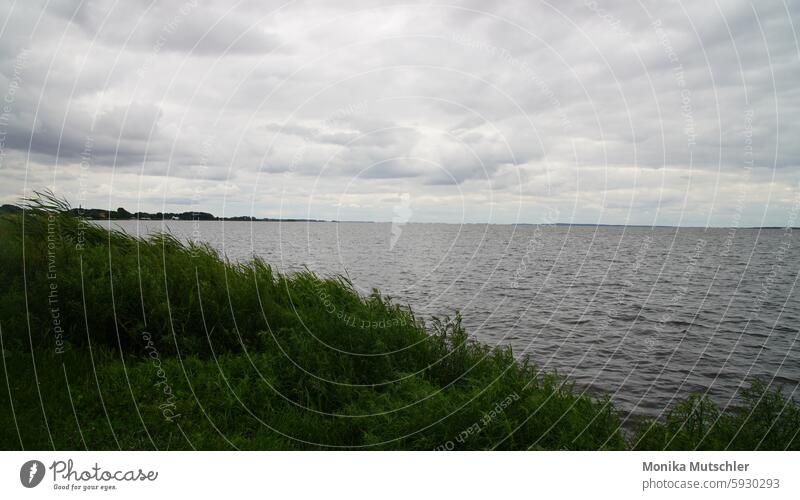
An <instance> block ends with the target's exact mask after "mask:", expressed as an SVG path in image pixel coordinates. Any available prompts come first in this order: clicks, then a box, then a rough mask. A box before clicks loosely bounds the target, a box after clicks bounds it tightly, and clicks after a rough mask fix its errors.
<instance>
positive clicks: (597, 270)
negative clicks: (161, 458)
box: [119, 221, 800, 416]
mask: <svg viewBox="0 0 800 500" xmlns="http://www.w3.org/2000/svg"><path fill="white" fill-rule="evenodd" d="M119 225H120V226H121V227H123V228H124V229H125V230H126V231H128V232H130V233H134V234H135V233H137V232H139V233H149V232H152V231H155V230H159V229H161V227H162V226H161V222H139V223H137V222H134V221H131V222H121V223H120V224H119ZM167 226H168V228H169V230H170V231H171V232H172V233H173V234H175V235H176V236H179V237H181V238H185V239H192V238H194V239H199V240H202V241H207V242H210V243H211V244H212V245H213V246H215V247H217V248H219V249H221V250H222V251H224V253H225V254H226V255H228V256H229V257H230V258H233V259H247V258H249V257H250V256H251V255H253V254H258V255H260V256H262V257H264V258H265V259H266V261H267V262H270V263H272V264H273V265H274V266H275V267H277V268H279V269H280V270H282V271H289V272H290V271H294V270H298V269H302V268H303V266H308V268H310V269H312V270H314V271H318V272H321V273H323V274H327V275H330V274H336V273H341V274H346V275H348V276H349V277H350V279H351V280H352V281H353V283H354V284H355V285H356V286H357V287H358V288H359V289H360V290H361V291H362V292H363V293H368V292H369V291H370V290H371V289H372V288H378V289H379V290H381V291H382V292H383V293H384V294H387V295H391V296H392V297H394V298H395V299H396V300H397V301H399V302H402V303H407V304H410V305H411V306H412V307H413V308H414V310H415V312H417V313H419V315H421V316H429V315H444V314H452V313H453V311H455V310H456V309H460V310H461V312H462V314H463V316H464V323H465V326H466V327H467V329H468V331H469V332H470V333H471V334H472V335H474V336H475V337H476V338H478V339H480V340H482V341H483V342H485V343H488V344H492V345H494V344H507V345H511V346H513V347H514V350H515V352H516V353H517V354H518V355H521V354H523V353H527V354H530V355H531V357H532V359H533V360H534V361H535V362H536V363H537V364H538V365H539V366H540V367H541V368H544V369H548V370H552V369H557V370H558V371H559V372H561V373H563V374H564V375H567V376H568V377H569V378H570V379H572V380H574V381H575V382H576V383H577V384H578V386H579V387H582V388H586V389H588V390H590V391H594V390H598V391H604V392H607V393H610V394H612V397H613V398H614V400H615V401H616V402H617V403H618V405H619V406H620V408H622V409H624V410H626V411H630V412H632V413H634V414H637V415H651V416H655V415H658V414H659V413H660V412H661V411H662V410H663V409H664V408H665V407H667V406H669V405H670V404H671V403H672V402H674V400H675V399H681V398H684V397H685V396H686V395H687V394H688V393H689V392H692V391H699V392H708V394H710V395H711V397H712V398H714V399H715V400H717V401H718V402H719V403H721V404H723V405H725V404H729V403H733V404H735V403H736V402H735V400H732V399H731V398H732V397H734V396H735V394H736V391H737V389H739V387H740V384H743V383H745V384H746V383H747V381H748V380H749V379H751V378H752V377H756V376H759V377H762V378H764V379H765V380H766V381H768V382H771V383H773V384H782V385H783V388H784V392H785V393H786V394H787V395H792V397H794V398H795V399H798V397H797V396H798V393H800V390H797V385H798V381H800V345H799V344H798V336H799V335H800V334H799V333H798V329H799V328H800V295H799V294H798V292H797V287H796V285H797V278H798V271H799V270H800V249H799V248H798V243H800V242H799V241H798V236H797V231H794V234H793V233H792V232H791V231H785V230H782V229H771V230H751V229H739V230H730V229H709V230H703V229H675V228H654V229H650V228H622V227H620V228H613V227H601V228H595V227H553V226H497V225H449V224H405V225H395V226H394V228H393V227H392V225H391V224H389V223H386V224H370V223H363V224H361V223H339V224H335V223H300V222H295V223H268V222H258V223H253V224H251V223H248V222H199V223H193V222H169V223H167ZM393 229H394V234H395V236H394V237H393Z"/></svg>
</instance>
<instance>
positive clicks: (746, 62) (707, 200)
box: [0, 0, 800, 226]
mask: <svg viewBox="0 0 800 500" xmlns="http://www.w3.org/2000/svg"><path fill="white" fill-rule="evenodd" d="M0 1H1V2H2V15H1V16H0V21H1V22H2V25H1V26H0V59H1V60H2V65H1V66H0V69H1V70H2V76H1V77H0V92H2V93H3V94H4V96H3V102H2V105H3V109H2V116H0V139H1V140H2V163H1V164H0V179H2V181H1V182H0V201H1V202H5V203H8V202H14V201H16V200H17V199H18V198H19V197H20V196H22V195H24V194H29V193H30V192H31V190H34V189H41V188H44V187H49V188H51V189H53V190H54V191H56V192H57V193H58V194H60V195H63V196H65V197H67V198H68V199H69V200H70V201H71V202H72V203H73V204H74V205H78V204H82V205H83V206H92V207H101V208H106V207H111V208H116V207H118V206H124V207H126V208H128V209H130V210H134V209H141V210H147V211H156V210H163V209H166V210H175V211H189V210H204V211H211V212H214V213H216V214H225V215H251V214H252V215H255V216H261V217H263V216H284V217H312V218H325V219H339V220H353V219H357V220H384V221H387V220H392V218H393V216H396V214H398V213H401V214H404V215H403V216H404V217H410V221H411V222H432V221H441V222H456V223H457V222H495V223H515V222H525V223H537V222H552V221H553V220H554V219H557V220H558V221H560V222H581V223H595V222H597V223H631V224H679V225H700V226H705V225H714V226H754V225H776V226H783V225H786V224H787V223H794V224H795V225H797V224H800V223H797V219H798V218H799V217H798V216H797V212H798V207H799V206H800V205H798V204H799V203H800V201H799V200H800V198H799V197H800V184H799V183H800V118H798V117H800V46H799V45H798V35H797V33H796V29H800V22H799V21H800V4H798V2H797V1H780V0H779V1H772V0H763V1H758V2H753V3H752V4H751V3H750V2H746V1H736V2H717V1H715V0H709V1H702V2H700V1H693V2H680V1H679V2H668V1H664V0H660V1H644V2H635V1H630V0H626V1H611V0H596V1H583V0H581V1H575V2H563V1H558V2H547V1H536V0H519V1H497V2H491V1H486V0H481V1H477V0H474V1H464V2H458V3H454V4H452V5H442V4H438V3H435V2H417V3H402V4H398V3H394V2H379V1H357V0H346V1H336V2H332V1H305V2H285V3H284V2H271V1H269V0H267V1H263V0H258V1H242V2H236V1H235V0H233V1H221V0H216V1H215V0H210V1H209V0H187V1H180V0H176V1H160V2H150V1H131V0H126V1H103V0H98V1H92V0H87V1H83V2H80V1H66V0H52V1H49V2H47V1H34V0H24V1H23V0H17V1H9V0H0ZM398 207H399V208H398Z"/></svg>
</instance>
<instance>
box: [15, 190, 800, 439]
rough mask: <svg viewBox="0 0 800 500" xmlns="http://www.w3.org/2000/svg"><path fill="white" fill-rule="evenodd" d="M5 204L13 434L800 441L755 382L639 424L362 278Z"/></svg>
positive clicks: (57, 205)
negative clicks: (286, 270) (361, 289)
mask: <svg viewBox="0 0 800 500" xmlns="http://www.w3.org/2000/svg"><path fill="white" fill-rule="evenodd" d="M26 208H27V210H26V211H25V214H24V216H23V215H7V216H4V217H2V218H0V283H2V287H0V327H1V328H2V335H1V336H0V339H2V347H3V349H4V350H3V359H2V361H3V370H2V372H0V379H2V381H0V448H2V449H20V448H24V449H84V448H88V449H120V448H121V449H136V450H140V449H231V448H238V449H281V450H283V449H336V448H348V449H351V448H353V449H360V448H366V449H428V450H430V449H588V450H596V449H628V448H632V447H635V448H638V449H662V448H668V449H693V448H697V447H699V448H702V449H722V448H725V447H729V448H735V449H756V448H758V449H783V448H786V447H788V448H790V449H797V448H798V447H800V439H799V438H798V436H797V429H798V428H800V421H798V415H799V414H800V412H799V411H798V408H797V406H796V405H795V404H794V403H791V402H788V401H787V400H785V399H783V397H782V396H781V394H780V393H779V392H774V391H773V392H770V391H767V390H766V388H764V387H763V386H762V385H758V384H756V385H754V386H753V388H752V389H751V390H750V391H749V392H746V393H745V394H744V396H745V400H744V401H743V404H742V406H741V407H740V408H739V409H737V410H736V411H734V412H729V413H724V414H720V413H719V410H717V409H716V407H714V406H713V405H712V404H711V403H709V402H708V401H706V400H698V399H697V398H691V399H689V400H687V401H686V402H684V403H681V404H679V405H678V406H677V407H676V408H675V409H674V410H673V412H672V413H670V415H669V418H668V419H667V420H666V421H663V422H646V423H644V424H642V426H641V428H639V429H638V430H636V431H635V432H634V433H631V434H628V435H626V434H625V433H623V431H622V430H620V422H621V419H620V418H619V415H618V414H617V412H616V411H615V410H614V408H613V405H612V404H611V402H610V401H609V400H608V399H607V398H603V399H597V398H591V397H589V396H586V395H583V394H582V393H581V392H579V391H577V390H576V389H575V388H574V387H573V386H572V385H571V384H569V383H568V382H567V381H565V380H564V379H562V378H560V377H558V376H557V375H555V374H551V373H542V372H540V371H538V370H537V369H536V367H535V366H533V365H532V364H531V363H530V362H529V361H528V360H527V359H516V358H515V357H514V356H513V354H512V352H511V350H510V349H508V348H494V349H491V348H488V347H486V346H484V345H482V344H480V343H478V342H476V341H474V340H472V339H470V337H469V336H468V335H467V333H466V332H465V331H464V329H463V328H462V327H461V322H460V317H458V316H456V317H455V318H452V319H448V318H445V319H443V320H441V321H439V320H434V321H432V322H429V324H427V325H426V324H423V322H422V321H420V320H419V319H418V318H416V317H415V316H414V314H413V313H412V311H410V310H409V309H407V308H404V307H401V306H399V305H397V304H395V303H393V302H392V301H391V300H389V299H387V298H385V297H382V296H381V295H380V294H379V293H378V292H374V293H373V294H371V295H370V296H368V297H363V296H360V295H359V294H358V293H356V292H355V290H354V289H353V287H352V286H351V284H350V283H349V282H348V281H347V280H346V279H344V278H341V277H339V278H330V279H325V278H321V277H319V276H316V275H314V274H312V273H310V272H305V273H299V274H294V275H291V276H286V275H282V274H279V273H275V272H274V271H273V270H272V269H271V267H270V266H269V265H268V264H267V263H265V262H263V261H262V260H259V259H257V258H256V259H254V260H253V261H251V262H248V263H234V262H229V261H227V260H225V259H224V258H223V257H221V256H220V255H218V254H217V252H215V251H214V250H213V249H211V248H209V247H208V246H204V245H194V244H191V243H187V244H184V243H181V242H179V241H177V240H176V239H175V238H173V237H171V236H169V235H158V236H155V237H152V238H147V239H137V238H134V237H131V236H129V235H126V234H123V233H120V232H116V231H108V230H106V229H104V228H101V227H99V226H96V225H93V224H89V223H86V222H85V221H82V220H80V219H78V218H76V217H74V216H72V215H69V214H67V213H66V209H67V208H68V207H67V206H66V204H65V203H63V202H62V201H60V200H58V199H55V198H54V197H52V196H50V195H47V194H45V195H40V196H39V197H37V198H36V199H34V200H29V201H28V202H27V206H26Z"/></svg>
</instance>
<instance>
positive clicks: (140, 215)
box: [0, 205, 800, 230]
mask: <svg viewBox="0 0 800 500" xmlns="http://www.w3.org/2000/svg"><path fill="white" fill-rule="evenodd" d="M21 211H22V208H20V207H18V206H16V205H2V206H0V215H2V214H6V213H18V212H21ZM69 211H70V213H72V214H74V215H77V216H79V217H83V218H84V219H87V220H90V221H94V222H106V221H125V220H135V221H164V222H214V221H224V222H328V223H336V224H339V223H345V224H389V223H391V221H369V220H335V219H331V220H327V219H304V218H286V219H283V218H274V217H253V216H247V215H238V216H233V217H217V216H216V215H213V214H211V213H209V212H199V211H193V212H129V211H127V210H126V209H124V208H122V207H120V208H118V209H117V210H105V209H101V208H72V209H70V210H69ZM405 224H447V225H490V226H553V227H594V228H600V227H614V228H617V227H621V228H649V229H657V228H658V229H729V230H730V229H735V230H748V229H773V230H774V229H783V230H786V229H792V230H794V229H800V227H798V226H792V227H785V226H746V227H744V226H743V227H735V226H671V225H662V224H656V225H647V224H596V223H583V222H580V223H578V222H576V223H569V222H556V223H547V222H542V223H536V222H516V223H498V222H462V223H455V222H406V223H405Z"/></svg>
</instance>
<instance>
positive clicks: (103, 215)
mask: <svg viewBox="0 0 800 500" xmlns="http://www.w3.org/2000/svg"><path fill="white" fill-rule="evenodd" d="M21 211H22V209H21V208H20V207H18V206H16V205H2V206H0V214H13V213H18V212H21ZM69 213H70V214H72V215H75V216H77V217H81V218H84V219H91V220H192V221H201V220H227V221H280V222H326V221H323V220H319V219H279V218H278V219H276V218H269V217H261V218H260V217H250V216H246V215H239V216H236V217H217V216H215V215H214V214H210V213H208V212H152V213H151V212H133V213H131V212H129V211H127V210H125V209H124V208H122V207H119V208H117V209H116V210H104V209H101V208H71V209H70V210H69Z"/></svg>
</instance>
